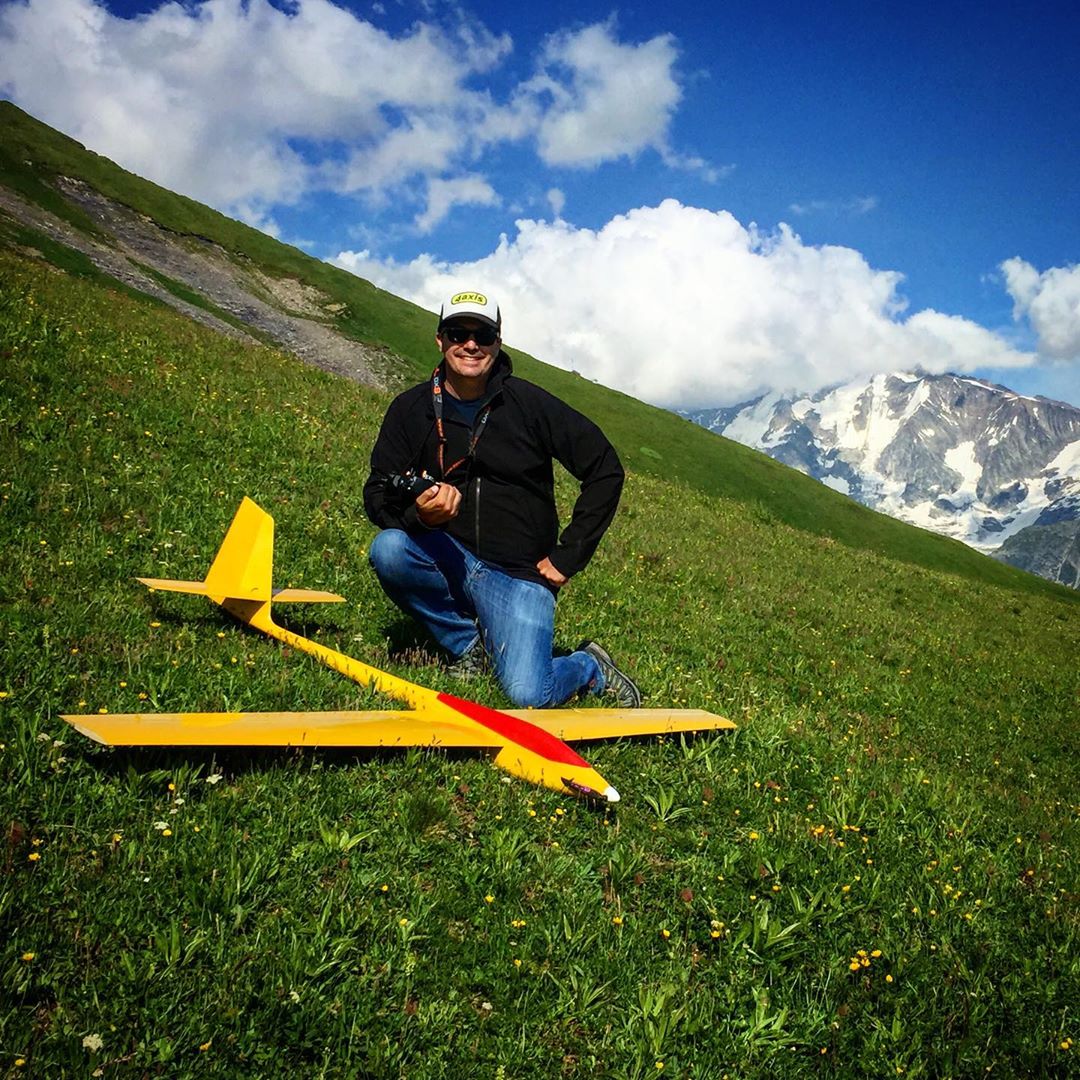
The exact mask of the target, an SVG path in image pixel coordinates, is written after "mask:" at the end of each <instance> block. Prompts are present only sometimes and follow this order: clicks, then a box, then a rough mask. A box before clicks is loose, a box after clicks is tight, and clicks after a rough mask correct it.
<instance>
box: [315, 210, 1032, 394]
mask: <svg viewBox="0 0 1080 1080" xmlns="http://www.w3.org/2000/svg"><path fill="white" fill-rule="evenodd" d="M517 227H518V232H517V236H516V237H515V238H513V239H510V238H507V237H503V239H502V241H501V242H500V244H499V246H498V248H497V249H496V250H495V251H493V252H492V253H491V254H490V255H488V256H486V257H485V258H482V259H479V260H477V261H475V262H471V263H456V264H450V263H445V262H439V261H436V260H435V259H433V258H432V257H431V256H429V255H424V256H421V257H420V258H418V259H415V260H413V261H412V262H409V263H405V264H398V263H394V262H381V261H379V260H377V259H373V258H372V257H371V256H370V255H369V254H368V253H367V252H360V253H351V252H343V253H342V254H341V255H340V256H339V257H338V259H336V260H335V261H336V262H337V263H338V265H341V266H344V267H346V268H347V269H350V270H352V271H353V272H355V273H358V274H360V275H362V276H364V277H367V278H370V279H371V280H373V281H375V282H376V283H377V284H378V285H380V286H382V287H384V288H387V289H390V290H391V291H393V292H395V293H397V294H399V295H402V296H406V297H408V298H409V299H411V300H414V301H415V302H416V303H418V304H420V305H421V306H424V307H427V308H429V309H432V310H434V309H435V308H436V307H437V306H438V302H439V297H440V296H441V295H442V294H444V293H445V292H446V291H447V290H448V289H451V288H454V287H456V286H457V285H458V284H459V283H467V284H468V286H469V287H470V288H474V287H475V288H481V287H482V288H484V289H485V290H490V291H491V292H493V293H495V294H496V295H497V296H498V297H499V299H500V303H501V305H502V310H503V313H504V317H505V325H506V333H507V338H508V340H509V341H510V342H511V345H512V347H513V346H517V347H519V348H522V349H524V350H526V351H527V352H530V353H532V354H534V355H535V356H538V357H540V358H542V359H543V360H546V361H548V362H549V363H553V364H556V365H558V366H560V367H563V368H567V369H574V370H577V371H580V372H581V373H582V374H584V375H586V376H588V377H590V378H594V379H597V380H599V381H600V382H602V383H604V384H606V385H608V386H613V387H616V388H618V389H620V390H623V391H625V392H626V393H629V394H632V395H634V396H635V397H640V398H643V399H645V400H646V401H651V402H654V403H656V404H660V405H685V404H696V405H699V406H701V407H705V406H708V405H714V404H726V403H732V402H735V401H741V400H745V399H746V398H748V397H751V396H753V395H754V394H756V393H760V392H761V391H763V390H765V389H775V390H790V391H810V390H816V389H819V388H820V387H822V386H825V385H828V384H831V383H836V382H840V381H845V380H848V379H851V378H854V377H856V376H858V375H865V374H869V373H872V372H879V371H896V370H899V369H912V368H915V367H920V366H921V367H922V368H924V369H925V370H927V371H931V372H941V371H960V372H963V371H972V370H974V369H976V368H979V367H983V366H987V365H993V366H996V367H998V368H1004V367H1017V366H1024V365H1028V364H1031V363H1033V361H1034V357H1033V356H1032V355H1030V354H1027V353H1022V352H1018V351H1016V350H1015V349H1013V348H1012V347H1011V346H1010V345H1009V344H1008V343H1007V342H1006V341H1005V340H1004V339H1002V338H1001V337H999V336H998V335H996V334H994V333H992V332H990V331H989V330H987V329H985V328H984V327H982V326H979V325H978V324H977V323H974V322H971V321H970V320H967V319H963V318H959V317H956V316H950V315H944V314H942V313H940V312H936V311H932V310H927V311H920V312H917V313H916V314H913V315H910V316H908V315H906V313H905V307H906V304H905V301H904V299H903V298H902V296H901V295H900V293H899V288H900V285H901V281H902V277H901V275H900V274H898V273H895V272H893V271H887V270H875V269H874V268H873V267H871V266H870V265H869V264H868V263H867V262H866V260H865V259H864V258H863V256H862V255H861V254H860V253H859V252H857V251H854V250H852V249H850V248H842V247H813V246H810V245H807V244H804V243H803V242H802V241H801V240H800V239H799V237H798V236H797V235H796V234H795V233H794V232H792V231H791V230H790V229H789V228H788V227H786V226H781V227H780V228H779V229H778V230H777V231H776V232H772V233H765V232H761V231H759V230H758V229H756V228H755V227H753V226H750V227H745V226H743V225H741V224H740V223H739V222H738V221H737V220H736V219H735V218H734V217H733V216H732V215H731V214H730V213H727V212H726V211H719V212H713V211H710V210H703V209H698V208H695V207H689V206H683V205H681V204H680V203H678V202H675V201H674V200H668V201H666V202H664V203H662V204H661V205H660V206H656V207H643V208H641V209H637V210H633V211H630V212H629V213H627V214H624V215H620V216H618V217H616V218H614V219H613V220H611V221H609V222H608V223H607V225H605V226H604V227H603V228H602V229H599V230H597V231H592V230H588V229H579V228H575V227H573V226H571V225H569V224H568V223H566V222H565V221H561V220H556V221H554V222H539V221H519V222H518V223H517Z"/></svg>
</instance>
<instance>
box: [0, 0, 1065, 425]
mask: <svg viewBox="0 0 1080 1080" xmlns="http://www.w3.org/2000/svg"><path fill="white" fill-rule="evenodd" d="M1078 68H1080V19H1077V18H1076V15H1075V11H1071V12H1070V11H1068V10H1067V9H1066V8H1065V7H1064V6H1062V7H1060V8H1055V7H1053V6H1050V5H1047V6H1044V7H1042V8H1039V9H1031V8H1028V9H1026V10H1024V9H1022V7H1021V6H1020V5H997V6H995V5H973V4H958V3H953V4H949V3H945V4H934V5H930V4H925V5H920V4H913V5H908V6H906V7H905V8H904V9H903V11H902V13H899V12H898V9H896V8H894V7H886V6H884V5H865V4H845V3H831V4H828V5H819V6H817V7H815V6H810V5H800V4H794V3H792V4H785V3H768V2H762V3H754V4H746V3H735V4H727V5H724V6H720V7H712V6H705V7H703V6H702V5H699V4H691V3H683V2H679V0H676V2H673V3H668V4H663V5H656V4H649V5H644V4H638V5H635V6H620V7H618V8H615V7H610V6H607V5H602V4H588V5H583V4H574V5H570V4H566V3H562V2H553V3H548V4H545V5H526V4H517V5H512V6H511V5H504V4H494V3H489V2H482V3H472V4H460V5H459V4H457V3H454V4H446V3H440V2H437V0H433V2H428V3H423V4H416V3H410V2H403V3H396V2H394V0H381V2H376V3H348V4H339V5H337V6H336V7H335V6H333V5H331V4H330V3H329V2H328V0H299V2H297V3H294V4H275V5H274V6H270V4H269V3H268V2H267V0H249V2H248V3H241V2H240V0H208V2H206V3H198V2H189V3H187V4H186V5H184V6H180V5H177V4H173V5H169V6H166V5H162V4H159V3H155V2H146V0H138V2H129V0H113V2H111V3H107V4H105V5H95V4H93V3H92V0H26V2H24V0H0V93H2V94H3V96H6V97H9V98H11V99H12V100H14V101H16V102H17V103H18V104H20V105H21V106H22V107H24V108H26V109H27V110H28V111H30V112H32V113H33V114H34V115H36V116H39V117H41V118H42V119H44V120H45V121H47V122H49V123H52V124H54V125H55V126H57V127H59V128H61V130H64V131H67V132H68V133H70V134H72V135H74V136H75V137H77V138H79V139H80V140H81V141H83V142H85V143H86V144H87V145H89V146H91V147H92V148H94V149H97V150H99V151H100V152H102V153H105V154H107V155H108V156H110V157H112V158H113V159H114V160H117V161H118V162H120V163H121V164H123V165H125V166H126V167H128V168H132V169H133V170H134V171H136V172H139V173H141V174H143V175H147V176H150V177H152V178H153V179H155V180H157V181H158V182H160V183H163V184H165V185H166V186H169V187H171V188H174V189H176V190H180V191H184V192H185V193H187V194H191V195H193V196H194V197H196V198H200V199H202V200H204V201H207V202H210V203H212V204H213V205H215V206H218V207H219V208H221V209H222V210H225V211H226V212H229V213H232V214H234V215H236V216H240V217H243V218H244V219H245V220H248V221H249V222H251V223H253V224H256V225H258V226H259V227H262V228H265V229H266V230H267V231H270V232H273V233H274V234H275V235H278V236H279V237H280V238H281V239H283V240H285V241H286V242H289V243H297V244H299V245H301V246H303V247H304V248H305V249H306V250H308V251H310V252H311V253H312V254H315V255H317V256H319V257H321V258H326V259H330V260H332V261H335V262H337V263H338V264H339V265H342V266H345V267H346V268H350V269H353V270H354V271H356V272H358V273H361V274H363V276H365V277H370V278H372V279H374V280H376V281H377V282H378V283H379V284H381V285H383V286H384V287H387V288H390V289H392V290H393V291H395V292H398V293H400V294H401V295H406V296H409V297H410V298H412V299H415V300H416V301H417V302H419V303H422V304H425V305H426V306H429V307H435V306H437V303H438V296H439V295H440V293H441V292H442V291H444V290H446V289H449V288H452V287H454V286H455V285H457V284H459V283H460V284H461V285H463V286H465V285H467V286H470V287H472V286H481V287H483V288H485V289H488V290H490V291H493V292H495V293H497V295H499V296H500V297H501V298H502V300H503V306H504V311H505V316H506V320H507V339H508V341H509V342H510V343H511V345H513V344H517V345H519V346H521V347H524V348H528V349H529V351H532V352H534V353H535V354H536V355H538V356H541V357H542V358H544V359H547V360H550V361H552V362H554V363H559V364H561V365H562V366H565V367H572V368H575V369H577V370H580V371H582V372H583V373H584V374H587V375H589V376H590V377H593V378H597V379H598V380H599V381H602V382H604V383H607V384H609V385H616V386H619V387H620V388H622V389H624V390H627V391H628V392H631V393H635V394H637V395H638V396H641V397H645V398H647V399H648V400H652V401H656V402H657V403H660V404H674V405H686V404H701V405H713V404H727V403H731V402H732V401H735V400H742V399H744V398H745V397H749V396H751V395H752V394H754V393H757V392H760V391H762V390H764V389H790V390H802V391H809V390H814V389H817V388H819V387H821V386H824V385H827V384H829V383H832V382H836V381H840V380H842V379H848V378H855V377H859V376H861V375H863V374H870V373H872V372H875V371H881V370H898V369H911V368H914V367H917V366H919V367H923V368H925V369H926V370H930V371H941V370H956V371H966V372H971V373H973V374H976V375H979V376H982V377H988V378H993V379H995V380H996V381H999V382H1002V383H1005V384H1006V385H1008V386H1011V387H1013V388H1014V389H1016V390H1019V391H1021V392H1026V393H1044V394H1048V395H1050V396H1055V397H1060V398H1063V399H1065V400H1069V401H1072V402H1074V403H1077V404H1080V269H1078V267H1077V263H1078V262H1080V185H1078V183H1077V178H1078V177H1080V80H1078V79H1077V78H1076V71H1077V70H1078Z"/></svg>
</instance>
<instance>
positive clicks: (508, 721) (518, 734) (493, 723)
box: [439, 694, 591, 769]
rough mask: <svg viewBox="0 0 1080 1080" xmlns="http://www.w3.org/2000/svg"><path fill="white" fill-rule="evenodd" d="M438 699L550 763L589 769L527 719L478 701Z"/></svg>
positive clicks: (548, 734)
mask: <svg viewBox="0 0 1080 1080" xmlns="http://www.w3.org/2000/svg"><path fill="white" fill-rule="evenodd" d="M439 700H440V701H441V702H442V703H443V704H444V705H447V706H449V707H450V708H451V709H454V710H455V711H456V712H459V713H461V714H462V715H463V716H467V717H468V718H469V719H470V720H475V721H476V722H477V723H478V724H483V725H484V727H486V728H488V729H489V730H490V731H494V732H495V734H496V735H502V736H503V737H504V738H506V739H508V740H510V741H511V742H515V743H517V744H518V745H519V746H523V747H525V749H526V750H531V751H532V752H533V753H534V754H539V755H540V756H541V757H545V758H547V759H548V761H556V762H559V764H562V765H579V766H581V767H583V768H586V769H588V768H590V767H591V766H590V765H589V763H588V762H587V761H586V760H585V759H584V758H582V757H579V756H578V755H577V754H575V753H574V751H573V750H571V749H570V747H569V746H567V745H566V743H564V742H563V741H562V739H557V738H556V737H555V736H554V735H552V734H551V733H550V732H548V731H544V729H543V728H538V727H537V726H536V725H535V724H530V723H529V722H528V721H527V720H519V719H518V718H517V717H516V716H507V714H506V713H504V712H499V711H498V709H489V708H488V707H487V706H486V705H477V703H476V702H475V701H466V700H465V699H464V698H457V697H454V696H453V695H452V694H439Z"/></svg>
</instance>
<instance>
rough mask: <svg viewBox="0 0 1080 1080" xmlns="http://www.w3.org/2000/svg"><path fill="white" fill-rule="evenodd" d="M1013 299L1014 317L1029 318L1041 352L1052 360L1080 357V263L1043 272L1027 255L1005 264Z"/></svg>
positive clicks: (1076, 359) (1004, 272)
mask: <svg viewBox="0 0 1080 1080" xmlns="http://www.w3.org/2000/svg"><path fill="white" fill-rule="evenodd" d="M1001 271H1002V273H1003V274H1004V275H1005V287H1006V289H1008V291H1009V295H1010V296H1011V297H1012V299H1013V317H1014V318H1016V319H1025V318H1026V319H1027V320H1028V321H1029V322H1030V323H1031V326H1032V328H1033V329H1034V331H1035V333H1036V335H1037V336H1038V347H1039V352H1040V353H1041V354H1042V355H1043V356H1046V357H1048V358H1049V359H1051V360H1064V361H1078V360H1080V266H1055V267H1052V268H1051V269H1050V270H1047V271H1045V272H1044V273H1041V274H1040V273H1039V271H1038V270H1036V269H1035V267H1034V266H1032V265H1031V263H1029V262H1025V261H1024V260H1023V259H1019V258H1017V259H1006V261H1005V262H1003V263H1002V264H1001Z"/></svg>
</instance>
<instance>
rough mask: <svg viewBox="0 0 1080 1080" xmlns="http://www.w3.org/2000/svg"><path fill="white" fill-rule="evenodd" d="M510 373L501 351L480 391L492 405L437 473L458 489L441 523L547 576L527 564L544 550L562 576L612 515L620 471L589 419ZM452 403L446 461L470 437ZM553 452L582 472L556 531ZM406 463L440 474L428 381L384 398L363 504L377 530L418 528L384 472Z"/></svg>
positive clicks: (508, 564) (528, 571) (468, 541)
mask: <svg viewBox="0 0 1080 1080" xmlns="http://www.w3.org/2000/svg"><path fill="white" fill-rule="evenodd" d="M512 372H513V368H512V365H511V362H510V357H509V356H507V354H506V353H505V352H500V353H499V356H498V357H497V359H496V361H495V366H494V368H493V369H492V374H491V378H490V379H489V381H488V386H487V393H486V395H485V399H484V400H485V401H490V403H491V410H490V412H489V414H488V419H487V422H486V424H484V425H483V428H482V431H481V435H480V438H479V440H478V441H477V443H476V446H475V450H474V452H473V455H472V456H471V457H470V458H467V460H466V461H465V462H464V463H463V464H462V465H460V466H459V467H458V468H456V469H454V470H453V471H452V472H451V473H450V475H449V476H448V477H446V480H445V482H447V483H452V484H454V485H455V486H456V487H457V488H458V489H459V490H460V491H461V493H462V500H461V505H460V508H459V511H458V514H457V517H455V518H453V519H452V520H451V521H449V522H447V523H446V524H445V525H444V526H441V527H442V528H445V529H446V531H447V532H448V533H449V534H450V535H451V536H453V537H454V538H455V539H456V540H458V541H460V542H461V544H463V545H464V546H465V547H466V548H468V550H469V551H471V552H472V553H473V554H474V555H476V556H477V557H478V558H481V559H483V560H485V561H486V562H490V563H494V564H495V565H496V566H499V567H501V568H502V569H503V570H505V571H506V572H507V573H509V574H511V575H513V576H514V577H520V578H526V579H528V580H530V581H537V582H540V583H541V584H547V582H545V581H544V579H543V577H542V576H541V575H540V573H539V571H538V570H537V569H536V564H537V563H538V562H540V561H541V560H542V559H543V558H544V557H545V556H547V557H548V558H550V559H551V562H552V564H553V565H554V566H555V568H556V569H557V570H558V571H559V572H560V573H562V574H564V575H565V576H566V577H570V576H571V575H572V574H575V573H577V572H578V571H579V570H581V569H583V568H584V567H585V565H586V563H588V561H589V559H590V558H591V557H592V554H593V552H594V551H595V550H596V546H597V544H599V543H600V538H601V537H602V536H603V535H604V531H605V530H606V529H607V527H608V525H610V524H611V519H612V518H613V517H614V515H615V508H616V507H617V506H618V503H619V494H620V492H621V491H622V484H623V475H624V474H623V469H622V465H620V463H619V458H618V456H617V455H616V453H615V448H614V447H613V446H612V445H611V443H609V442H608V440H607V439H606V438H605V437H604V434H603V432H602V431H601V430H600V429H599V428H598V427H597V426H596V425H595V424H594V423H593V422H592V421H591V420H589V419H587V418H586V417H584V416H582V415H581V413H579V412H576V411H575V410H574V409H571V408H570V406H569V405H567V404H565V403H564V402H562V401H560V400H559V399H558V398H557V397H555V396H554V395H552V394H549V393H548V392H547V391H546V390H542V389H541V388H540V387H539V386H535V385H534V384H533V383H530V382H526V381H525V380H524V379H519V378H517V377H515V376H514V375H513V373H512ZM443 385H444V388H445V382H444V384H443ZM446 396H447V395H446V394H445V393H444V394H443V397H444V401H445V399H446ZM451 405H452V403H448V404H447V405H446V406H444V417H443V430H444V432H445V435H446V440H447V442H446V446H445V447H444V453H443V460H444V464H445V465H446V467H447V468H449V467H450V466H451V465H453V463H454V462H456V461H458V460H459V459H460V458H462V457H464V456H466V454H467V452H468V448H469V443H470V440H471V436H472V431H471V430H470V428H469V426H468V425H467V424H466V423H465V422H464V421H463V420H462V419H459V418H458V417H457V416H456V415H455V413H454V410H453V408H452V407H450V406H451ZM478 420H479V417H478ZM552 459H554V460H555V461H558V462H559V463H560V464H561V465H563V466H564V467H565V468H566V469H567V471H568V472H570V473H571V474H572V475H573V476H575V477H576V478H577V479H578V480H579V481H581V493H580V495H579V496H578V499H577V502H576V503H575V504H574V511H573V516H572V517H571V520H570V523H569V524H568V525H567V527H566V529H565V530H564V531H563V533H562V535H561V536H560V535H559V518H558V513H557V511H556V508H555V496H554V476H553V470H552ZM410 468H412V469H416V470H417V472H420V471H421V470H426V471H427V473H428V474H430V475H431V476H433V477H435V478H436V479H437V480H442V479H443V478H442V477H441V476H440V473H439V456H438V436H437V433H436V426H435V410H434V406H433V404H432V384H431V381H430V380H429V381H428V382H426V383H420V384H419V385H417V386H414V387H412V389H410V390H406V391H405V392H404V393H402V394H399V395H398V396H397V397H396V398H395V399H394V400H393V402H392V403H391V405H390V408H389V409H388V410H387V413H386V416H385V417H384V418H383V423H382V428H381V430H380V431H379V437H378V439H377V440H376V441H375V448H374V449H373V450H372V453H371V475H370V476H369V477H368V480H367V483H366V484H365V485H364V509H365V510H366V511H367V515H368V517H369V518H371V520H372V522H374V524H376V525H378V526H379V527H380V528H382V529H405V530H406V531H410V532H415V531H417V530H420V529H423V528H424V526H423V524H422V523H421V522H420V520H419V518H418V517H417V514H416V506H415V503H414V501H413V499H411V498H402V497H400V496H399V495H398V493H397V492H396V491H395V490H394V489H393V488H392V487H391V486H390V485H389V477H390V476H391V475H392V474H395V473H404V472H405V471H406V470H408V469H410Z"/></svg>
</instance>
